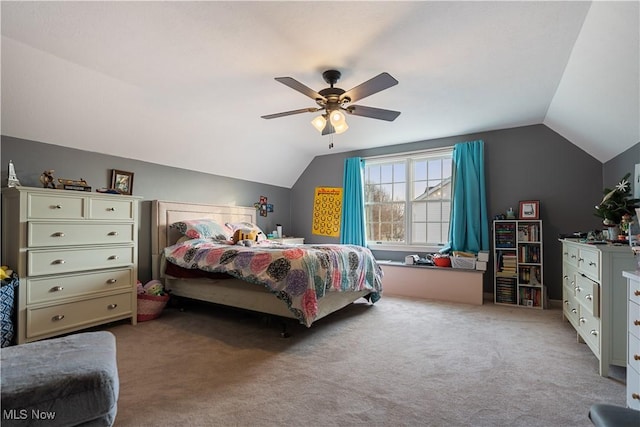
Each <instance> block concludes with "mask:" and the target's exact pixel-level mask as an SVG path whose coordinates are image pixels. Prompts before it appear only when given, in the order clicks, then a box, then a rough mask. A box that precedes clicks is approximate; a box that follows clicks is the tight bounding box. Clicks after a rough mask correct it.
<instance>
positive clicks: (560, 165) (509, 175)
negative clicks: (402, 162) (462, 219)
mask: <svg viewBox="0 0 640 427" xmlns="http://www.w3.org/2000/svg"><path fill="white" fill-rule="evenodd" d="M477 139H482V140H483V141H484V142H485V172H486V185H487V206H488V214H489V216H490V217H491V218H492V217H493V216H494V215H496V214H499V213H504V212H505V211H506V210H507V209H508V208H509V207H513V208H514V210H516V212H517V209H518V202H519V201H520V200H540V211H541V219H542V221H543V226H544V233H543V236H544V281H545V283H546V285H547V289H548V292H549V297H550V298H551V299H561V297H562V285H561V275H562V261H561V260H562V255H561V245H560V243H559V242H558V235H559V234H560V233H570V232H574V231H589V230H594V229H601V228H602V226H601V224H600V221H599V219H598V218H597V217H596V216H595V215H593V212H594V206H595V204H596V203H598V202H599V201H600V199H601V198H602V189H603V174H604V175H607V176H608V175H611V177H612V178H611V181H612V183H611V185H613V184H615V183H616V182H617V180H619V179H620V178H621V177H622V176H623V175H624V173H625V171H633V164H635V163H637V162H638V158H639V157H640V156H638V154H637V153H638V150H640V144H638V145H636V146H635V148H632V149H631V150H629V151H630V153H624V154H623V155H621V156H618V157H623V158H621V159H619V160H615V161H613V160H612V161H611V162H608V164H607V166H606V167H605V168H603V165H602V163H601V162H599V161H598V160H596V159H594V158H593V157H592V156H590V155H589V154H587V153H585V152H584V151H582V150H581V149H579V148H578V147H576V146H575V145H573V144H572V143H570V142H569V141H567V140H566V139H565V138H563V137H562V136H560V135H558V134H557V133H555V132H554V131H552V130H550V129H549V128H547V127H546V126H544V125H535V126H525V127H519V128H513V129H504V130H498V131H492V132H482V133H476V134H468V135H462V136H456V137H448V138H440V139H434V140H428V141H421V142H414V143H410V144H401V145H393V146H387V147H380V148H376V149H371V150H361V151H353V152H349V153H338V154H329V155H325V156H319V157H316V158H315V159H314V160H313V162H312V163H311V164H310V165H309V166H308V167H307V169H306V170H305V171H304V173H303V174H302V175H301V176H300V178H299V179H298V181H297V182H296V184H295V185H294V186H293V188H292V190H291V203H292V206H293V207H294V209H295V215H293V217H292V220H293V231H294V232H295V234H296V235H300V236H302V237H304V238H305V239H306V240H305V241H307V242H313V243H337V242H338V241H339V239H337V238H330V237H324V236H315V235H313V234H311V219H312V212H313V194H314V189H315V187H318V186H335V187H341V186H342V176H343V164H344V159H345V158H347V157H353V156H361V157H366V156H374V155H380V154H391V153H398V152H406V151H414V150H419V149H427V148H435V147H442V146H452V145H454V144H456V143H458V142H464V141H473V140H477ZM634 153H635V157H634ZM603 170H604V171H603ZM375 255H376V257H378V258H379V259H394V260H398V261H400V260H403V259H404V256H405V255H406V253H398V252H383V251H375ZM492 266H493V263H492V262H491V263H490V270H488V271H487V274H485V276H484V290H485V292H493V269H492Z"/></svg>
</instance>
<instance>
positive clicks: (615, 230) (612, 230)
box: [607, 225, 620, 240]
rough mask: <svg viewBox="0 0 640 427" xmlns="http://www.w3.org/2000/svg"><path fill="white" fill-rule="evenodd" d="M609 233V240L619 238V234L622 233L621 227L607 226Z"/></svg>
mask: <svg viewBox="0 0 640 427" xmlns="http://www.w3.org/2000/svg"><path fill="white" fill-rule="evenodd" d="M607 231H608V233H609V240H618V234H620V227H618V226H617V225H614V226H609V227H607Z"/></svg>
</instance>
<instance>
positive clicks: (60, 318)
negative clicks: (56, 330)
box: [51, 314, 64, 322]
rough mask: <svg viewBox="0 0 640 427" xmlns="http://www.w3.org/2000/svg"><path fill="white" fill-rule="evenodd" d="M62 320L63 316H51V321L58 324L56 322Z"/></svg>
mask: <svg viewBox="0 0 640 427" xmlns="http://www.w3.org/2000/svg"><path fill="white" fill-rule="evenodd" d="M62 319H64V314H56V315H55V316H53V317H52V318H51V321H53V322H58V321H60V320H62Z"/></svg>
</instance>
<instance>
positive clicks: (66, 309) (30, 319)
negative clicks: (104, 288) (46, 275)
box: [27, 292, 132, 338]
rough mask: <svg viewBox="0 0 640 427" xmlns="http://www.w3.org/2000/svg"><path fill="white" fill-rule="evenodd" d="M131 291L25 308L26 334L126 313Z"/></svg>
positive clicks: (54, 330)
mask: <svg viewBox="0 0 640 427" xmlns="http://www.w3.org/2000/svg"><path fill="white" fill-rule="evenodd" d="M131 302H132V297H131V292H127V293H122V294H117V295H108V296H104V297H100V298H92V299H88V300H84V301H78V302H72V303H67V304H59V305H54V306H51V307H43V308H36V309H31V308H27V338H33V337H37V336H39V335H44V334H50V333H53V332H58V331H62V330H65V329H70V328H77V327H80V326H83V325H89V324H93V323H101V322H102V323H103V322H104V321H106V320H108V319H110V318H115V317H122V316H126V315H127V314H129V313H131V312H132V311H131V308H132V307H131Z"/></svg>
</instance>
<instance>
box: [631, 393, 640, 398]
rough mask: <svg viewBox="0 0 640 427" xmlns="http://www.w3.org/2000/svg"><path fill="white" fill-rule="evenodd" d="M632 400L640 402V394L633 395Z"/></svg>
mask: <svg viewBox="0 0 640 427" xmlns="http://www.w3.org/2000/svg"><path fill="white" fill-rule="evenodd" d="M631 398H632V399H634V400H640V394H638V393H631Z"/></svg>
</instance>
